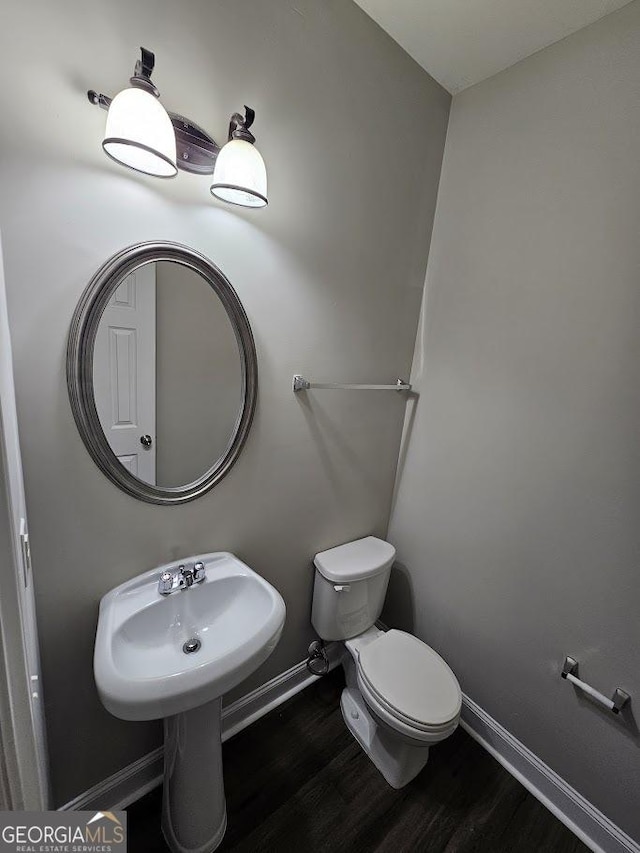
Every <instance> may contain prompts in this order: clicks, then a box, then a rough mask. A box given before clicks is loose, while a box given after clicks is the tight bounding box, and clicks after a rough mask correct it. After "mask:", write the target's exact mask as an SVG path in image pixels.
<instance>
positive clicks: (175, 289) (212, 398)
mask: <svg viewBox="0 0 640 853" xmlns="http://www.w3.org/2000/svg"><path fill="white" fill-rule="evenodd" d="M93 385H94V395H95V404H96V409H97V412H98V417H99V419H100V424H101V426H102V429H103V431H104V434H105V437H106V438H107V441H108V442H109V445H110V447H111V449H112V450H113V453H114V454H115V456H116V457H117V458H118V460H119V462H120V464H121V465H123V466H124V467H125V468H126V469H127V470H128V471H129V472H130V473H131V474H132V475H133V476H134V477H137V478H138V479H139V480H142V481H143V482H144V483H148V484H149V485H152V486H157V487H159V488H177V487H181V486H185V485H187V484H190V483H193V482H194V481H196V480H198V479H199V478H200V477H202V476H203V475H204V474H205V473H206V472H207V471H209V470H210V469H211V468H212V467H213V466H214V465H215V464H216V462H217V461H218V460H219V459H220V458H221V457H222V456H223V455H224V454H225V452H226V451H227V450H228V449H229V446H230V444H231V443H232V441H233V440H234V437H235V434H236V428H237V424H238V419H239V417H240V415H241V412H242V406H243V395H244V388H243V367H242V360H241V355H240V349H239V345H238V341H237V338H236V334H235V331H234V327H233V325H232V323H231V321H230V319H229V315H228V314H227V311H226V309H225V307H224V305H223V304H222V302H221V301H220V299H219V297H218V295H217V294H216V292H215V291H214V290H213V288H212V287H211V286H210V284H209V283H208V282H207V281H206V280H205V279H204V278H202V277H201V276H200V275H199V274H198V273H197V272H195V271H194V270H193V269H190V268H189V267H187V266H184V265H183V264H180V263H177V262H173V261H155V262H151V263H146V264H144V265H142V266H140V267H138V268H137V269H136V270H134V271H133V272H132V273H130V274H129V275H127V276H126V277H125V278H123V279H122V281H121V282H120V283H119V284H118V286H117V288H116V289H115V290H114V292H113V293H112V295H111V297H110V298H109V301H108V303H107V305H106V307H105V309H104V311H103V312H102V316H101V318H100V322H99V325H98V329H97V333H96V338H95V348H94V355H93Z"/></svg>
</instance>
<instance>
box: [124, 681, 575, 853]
mask: <svg viewBox="0 0 640 853" xmlns="http://www.w3.org/2000/svg"><path fill="white" fill-rule="evenodd" d="M341 688H342V671H341V670H337V671H335V672H334V673H332V674H331V675H329V676H327V677H326V678H323V679H321V680H320V681H318V683H317V684H315V685H313V687H310V688H308V689H307V690H305V691H303V692H302V693H300V694H298V696H295V697H294V698H293V699H291V700H290V701H289V702H287V703H286V704H284V705H282V706H281V707H280V708H277V709H276V710H274V711H272V712H271V713H270V714H268V715H267V716H266V717H263V718H262V720H260V721H259V722H257V723H255V724H254V725H252V726H250V727H249V728H248V729H245V731H243V732H241V733H240V734H239V735H236V737H235V738H233V740H231V741H229V742H228V743H226V744H225V745H224V749H223V752H224V775H225V786H226V795H227V810H228V829H227V834H226V837H225V840H224V842H223V843H222V845H221V846H220V847H219V848H218V849H219V850H220V851H221V853H230V851H234V853H260V851H265V852H266V851H268V853H297V851H301V853H341V851H345V853H374V851H375V853H414V852H415V853H503V851H504V853H506V851H509V853H588V851H587V848H586V847H585V846H584V845H583V844H582V843H581V842H580V841H578V839H577V838H576V837H575V836H574V835H572V834H571V833H570V832H569V830H568V829H566V828H565V827H564V826H563V825H562V824H561V823H560V822H559V821H558V820H556V818H554V817H553V815H552V814H551V813H550V812H548V811H547V810H546V809H545V808H544V806H542V805H541V804H540V803H539V802H538V801H537V800H536V799H534V797H532V796H531V794H529V793H528V792H527V791H526V790H525V789H524V788H523V787H522V786H521V785H520V784H519V783H518V782H517V781H516V780H515V779H514V778H513V777H512V776H510V775H509V774H508V773H507V772H506V771H505V770H504V769H503V768H502V767H501V766H500V765H499V764H498V763H497V762H496V761H495V760H494V759H493V758H491V756H490V755H489V754H488V753H487V752H485V751H484V750H483V749H482V748H481V747H480V746H479V745H478V744H477V743H476V742H475V741H473V740H472V739H471V738H470V737H469V736H468V735H467V734H465V732H463V731H462V730H461V729H458V731H457V732H456V733H455V734H454V735H453V736H452V737H450V738H449V739H448V740H446V741H444V742H443V743H441V744H438V745H437V746H436V747H434V748H433V749H432V750H431V755H430V757H429V763H428V764H427V766H426V767H425V769H424V770H423V771H422V772H421V773H420V774H419V776H418V777H417V779H415V780H414V781H413V782H412V783H410V784H409V785H407V786H406V787H405V788H403V789H402V790H401V791H394V790H393V789H392V788H390V787H389V786H388V785H387V783H386V782H385V781H384V779H383V778H382V776H381V775H380V774H379V773H378V771H377V770H376V769H375V767H374V766H373V764H371V762H370V761H369V759H368V758H367V756H366V755H365V754H364V753H363V752H362V750H361V749H360V747H359V746H358V744H357V743H356V742H355V741H354V739H353V737H352V736H351V734H350V733H349V731H348V730H347V729H346V727H345V725H344V723H343V721H342V716H341V714H340V708H339V696H340V690H341ZM160 808H161V792H160V791H159V790H156V791H153V792H152V793H151V794H148V795H147V796H146V797H144V798H143V799H141V800H139V801H138V802H137V803H135V804H134V805H133V806H131V807H130V808H129V809H128V824H129V851H130V853H152V851H153V853H162V851H166V850H167V849H168V848H167V847H166V845H165V843H164V841H163V839H162V834H161V831H160Z"/></svg>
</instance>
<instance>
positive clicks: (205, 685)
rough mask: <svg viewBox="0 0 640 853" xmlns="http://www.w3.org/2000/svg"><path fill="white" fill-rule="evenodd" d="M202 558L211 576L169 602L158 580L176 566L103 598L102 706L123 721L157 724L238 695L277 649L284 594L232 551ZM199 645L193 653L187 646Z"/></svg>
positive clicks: (99, 644) (99, 646)
mask: <svg viewBox="0 0 640 853" xmlns="http://www.w3.org/2000/svg"><path fill="white" fill-rule="evenodd" d="M197 560H200V561H202V562H203V563H204V564H205V571H206V577H205V580H204V581H203V582H202V583H199V584H194V585H193V586H192V587H190V588H189V589H185V590H178V591H176V592H173V593H172V594H171V595H167V596H162V595H160V594H159V592H158V578H159V575H160V574H161V573H162V572H163V571H165V570H173V569H175V568H176V565H175V563H173V564H170V565H167V566H160V567H159V568H157V569H153V570H152V571H150V572H146V573H145V574H143V575H139V576H138V577H136V578H133V580H130V581H127V582H126V583H123V584H122V585H121V586H118V587H116V588H115V589H113V590H112V591H111V592H109V593H107V595H105V596H104V598H103V599H102V601H101V603H100V618H99V621H98V632H97V636H96V643H95V658H94V670H95V679H96V685H97V687H98V692H99V694H100V699H101V700H102V703H103V705H104V706H105V708H107V710H108V711H110V712H111V713H112V714H114V716H116V717H120V718H121V719H123V720H152V719H155V718H159V717H169V716H172V715H173V714H179V713H182V712H183V711H188V710H190V709H192V708H196V707H198V706H200V705H202V704H204V703H205V702H209V701H211V700H212V699H215V698H217V697H219V696H222V695H223V694H224V693H226V692H228V691H229V690H231V688H233V687H235V686H236V685H237V684H239V683H240V682H241V681H243V680H244V679H245V678H246V677H247V676H248V675H250V674H251V673H252V672H253V671H254V670H255V669H257V667H258V666H260V664H261V663H263V662H264V661H265V660H266V659H267V658H268V657H269V655H270V654H271V652H272V651H273V649H274V648H275V646H276V644H277V642H278V640H279V639H280V634H281V633H282V628H283V626H284V618H285V606H284V601H283V600H282V596H281V595H280V593H279V592H278V591H277V590H276V589H274V588H273V587H272V586H271V584H269V583H267V581H265V580H264V578H261V577H260V576H259V575H257V574H256V573H255V572H254V571H252V569H250V568H249V567H248V566H246V565H245V564H244V563H242V562H241V561H240V560H238V558H237V557H234V556H233V554H228V553H220V552H219V553H214V554H205V555H201V556H199V557H192V558H188V559H185V560H181V561H180V562H181V563H184V564H185V565H187V564H190V563H192V562H194V561H197ZM194 639H195V640H198V641H199V642H200V647H199V649H198V650H197V651H196V652H194V653H192V654H187V653H185V652H184V651H183V646H184V644H185V643H186V642H188V641H189V640H194Z"/></svg>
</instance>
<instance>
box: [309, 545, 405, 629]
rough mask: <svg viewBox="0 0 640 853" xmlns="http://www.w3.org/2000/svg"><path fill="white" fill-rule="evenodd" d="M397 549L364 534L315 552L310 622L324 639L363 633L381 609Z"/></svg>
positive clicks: (373, 621)
mask: <svg viewBox="0 0 640 853" xmlns="http://www.w3.org/2000/svg"><path fill="white" fill-rule="evenodd" d="M395 556H396V549H395V548H394V547H393V545H391V544H390V543H389V542H384V541H383V540H382V539H376V538H375V536H367V537H366V538H365V539H358V540H357V541H356V542H347V543H346V544H345V545H339V546H338V547H337V548H331V549H329V550H328V551H322V552H321V553H320V554H316V556H315V557H314V560H313V563H314V565H315V567H316V573H315V579H314V584H313V605H312V608H311V622H312V624H313V627H314V628H315V629H316V631H317V633H318V636H319V637H322V639H323V640H348V639H349V638H350V637H356V636H357V635H358V634H362V632H363V631H366V630H367V629H368V628H371V626H372V625H373V624H374V623H375V621H376V619H377V618H378V616H380V613H381V612H382V605H383V604H384V599H385V596H386V594H387V585H388V583H389V575H390V574H391V566H392V564H393V561H394V559H395Z"/></svg>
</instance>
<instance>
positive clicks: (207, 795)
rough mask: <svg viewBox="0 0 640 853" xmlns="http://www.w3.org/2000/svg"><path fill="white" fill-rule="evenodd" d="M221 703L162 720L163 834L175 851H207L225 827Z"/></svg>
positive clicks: (216, 702)
mask: <svg viewBox="0 0 640 853" xmlns="http://www.w3.org/2000/svg"><path fill="white" fill-rule="evenodd" d="M221 711H222V699H214V700H213V701H212V702H208V703H207V704H206V705H201V706H200V707H199V708H194V709H193V710H191V711H185V712H184V713H182V714H176V716H174V717H167V718H166V719H165V721H164V792H163V802H162V831H163V833H164V837H165V839H166V841H167V844H168V845H169V847H170V848H171V850H172V851H173V853H211V851H213V850H215V849H216V847H218V845H219V844H220V842H221V841H222V839H223V837H224V832H225V829H226V828H227V810H226V804H225V799H224V784H223V779H222V742H221V739H220V720H221Z"/></svg>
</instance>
